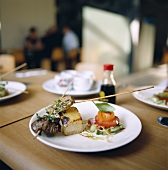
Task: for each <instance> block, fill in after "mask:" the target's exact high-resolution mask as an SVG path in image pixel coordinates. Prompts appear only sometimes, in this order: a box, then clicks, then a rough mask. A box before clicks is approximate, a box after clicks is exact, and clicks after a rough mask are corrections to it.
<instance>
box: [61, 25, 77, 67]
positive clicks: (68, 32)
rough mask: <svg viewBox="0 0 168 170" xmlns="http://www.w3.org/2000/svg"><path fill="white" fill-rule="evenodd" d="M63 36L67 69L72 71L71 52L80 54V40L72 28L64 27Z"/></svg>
mask: <svg viewBox="0 0 168 170" xmlns="http://www.w3.org/2000/svg"><path fill="white" fill-rule="evenodd" d="M63 34H64V36H63V40H62V47H63V51H64V56H65V62H66V68H67V69H72V59H71V58H70V52H72V50H74V51H77V53H79V38H78V36H77V35H76V33H75V32H74V31H73V30H72V29H71V28H70V26H64V27H63ZM75 59H76V60H79V56H76V58H75Z"/></svg>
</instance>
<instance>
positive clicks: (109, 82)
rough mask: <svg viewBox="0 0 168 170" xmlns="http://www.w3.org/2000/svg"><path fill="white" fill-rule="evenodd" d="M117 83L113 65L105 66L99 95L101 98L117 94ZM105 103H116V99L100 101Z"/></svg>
mask: <svg viewBox="0 0 168 170" xmlns="http://www.w3.org/2000/svg"><path fill="white" fill-rule="evenodd" d="M115 86H116V82H115V80H114V75H113V64H104V78H103V82H102V85H101V90H100V93H99V96H100V97H103V96H108V95H112V94H115V93H116V88H115ZM100 100H101V101H104V102H109V103H113V104H115V103H116V97H115V96H114V97H110V98H104V99H100Z"/></svg>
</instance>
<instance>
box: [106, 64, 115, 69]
mask: <svg viewBox="0 0 168 170" xmlns="http://www.w3.org/2000/svg"><path fill="white" fill-rule="evenodd" d="M104 70H113V64H104Z"/></svg>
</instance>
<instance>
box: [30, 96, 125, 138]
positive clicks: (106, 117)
mask: <svg viewBox="0 0 168 170" xmlns="http://www.w3.org/2000/svg"><path fill="white" fill-rule="evenodd" d="M73 103H74V100H73V99H72V98H71V97H70V96H66V97H61V98H60V99H58V100H56V101H55V102H54V104H52V105H50V106H49V107H47V108H46V114H44V115H43V116H39V115H38V113H37V120H35V121H34V122H33V123H32V124H31V128H32V130H33V131H34V132H35V133H36V134H41V132H43V133H45V134H46V135H47V136H55V135H56V134H57V133H59V132H61V133H62V134H64V135H65V136H68V135H73V134H81V135H82V136H85V137H90V135H92V136H94V137H95V136H97V135H99V136H100V135H104V136H105V135H106V136H107V135H111V134H116V133H118V132H120V131H121V130H123V129H124V128H123V126H122V123H121V122H120V119H119V117H118V116H116V115H115V113H114V110H115V109H114V107H113V106H112V105H110V104H108V103H100V102H99V103H94V102H93V103H94V105H95V106H96V107H97V108H98V113H97V114H96V116H95V117H94V118H90V119H88V120H87V122H86V121H85V120H82V117H81V115H80V113H79V111H78V109H77V108H76V107H74V106H73Z"/></svg>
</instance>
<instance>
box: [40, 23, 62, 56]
mask: <svg viewBox="0 0 168 170" xmlns="http://www.w3.org/2000/svg"><path fill="white" fill-rule="evenodd" d="M62 37H63V34H62V32H61V31H60V30H59V29H58V28H57V26H56V25H55V24H54V25H53V26H52V27H50V28H49V29H48V30H47V32H46V35H45V36H43V37H42V43H43V46H44V49H43V55H45V56H46V57H49V58H50V57H51V53H52V51H53V49H54V48H56V47H60V48H61V47H62Z"/></svg>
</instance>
